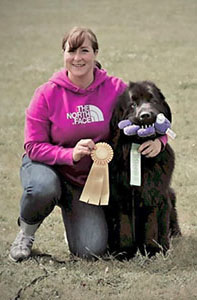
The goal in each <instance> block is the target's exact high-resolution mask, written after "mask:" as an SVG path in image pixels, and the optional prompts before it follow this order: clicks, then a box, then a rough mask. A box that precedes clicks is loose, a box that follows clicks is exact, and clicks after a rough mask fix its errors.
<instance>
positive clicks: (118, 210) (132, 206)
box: [106, 81, 181, 256]
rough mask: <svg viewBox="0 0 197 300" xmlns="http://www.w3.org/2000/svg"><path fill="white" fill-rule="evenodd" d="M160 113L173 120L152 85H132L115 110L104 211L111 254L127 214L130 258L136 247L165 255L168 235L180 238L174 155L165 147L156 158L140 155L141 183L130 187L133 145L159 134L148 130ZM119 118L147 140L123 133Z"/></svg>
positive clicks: (163, 100)
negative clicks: (173, 178)
mask: <svg viewBox="0 0 197 300" xmlns="http://www.w3.org/2000/svg"><path fill="white" fill-rule="evenodd" d="M160 113H162V114H163V115H164V116H165V117H166V118H167V119H168V120H169V121H170V122H171V119H172V118H171V111H170V107H169V105H168V104H167V102H166V100H165V97H164V95H163V94H162V93H161V91H160V90H159V88H158V87H157V86H156V85H155V84H154V83H152V82H150V81H142V82H130V83H129V86H128V89H127V90H126V91H125V92H124V94H122V96H120V99H119V101H118V104H117V106H116V108H115V110H114V113H113V116H112V120H111V125H110V126H111V132H112V141H113V142H112V147H113V149H114V159H113V160H112V162H111V163H110V176H111V177H110V189H111V196H110V201H109V206H108V207H107V208H106V214H107V220H108V227H109V248H110V250H111V251H112V252H117V251H120V250H121V220H122V215H126V216H127V218H128V220H129V224H130V235H131V236H130V242H129V243H130V244H129V247H128V248H129V253H130V254H131V255H134V254H135V253H136V251H137V249H139V250H140V252H141V253H142V254H143V255H145V254H148V255H149V256H152V255H155V254H156V253H157V252H159V251H163V252H164V253H165V252H166V251H167V250H168V249H169V246H170V237H171V236H175V235H181V232H180V228H179V225H178V220H177V212H176V196H175V192H174V190H173V189H172V188H171V187H170V183H171V178H172V174H173V170H174V165H175V155H174V152H173V150H172V148H171V146H170V145H169V144H168V143H167V144H166V146H165V147H163V148H162V150H161V152H160V153H159V154H158V155H157V156H155V157H154V158H147V157H146V156H144V155H141V176H140V179H141V185H134V184H130V150H131V147H132V145H133V144H134V143H137V144H142V143H143V142H144V141H146V140H150V139H152V140H153V139H155V138H157V137H158V136H159V135H160V134H159V133H158V132H157V131H155V130H153V131H151V130H148V128H150V129H154V126H155V122H156V118H157V115H158V114H160ZM122 120H126V122H128V124H132V125H134V126H137V129H140V131H142V132H143V131H148V132H149V134H148V137H147V136H143V134H141V135H140V134H138V133H137V132H136V134H131V135H127V134H125V132H124V130H122V129H120V128H119V127H118V124H120V121H122ZM124 122H125V121H124ZM128 124H127V125H128ZM120 127H121V126H120ZM127 246H128V245H127Z"/></svg>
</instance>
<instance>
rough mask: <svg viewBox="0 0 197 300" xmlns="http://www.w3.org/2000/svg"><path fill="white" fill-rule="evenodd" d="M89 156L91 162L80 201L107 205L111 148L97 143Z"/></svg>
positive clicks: (111, 156)
mask: <svg viewBox="0 0 197 300" xmlns="http://www.w3.org/2000/svg"><path fill="white" fill-rule="evenodd" d="M91 158H92V160H93V164H92V167H91V169H90V173H89V175H88V178H87V180H86V183H85V186H84V188H83V191H82V194H81V197H80V201H82V202H86V203H89V204H94V205H108V202H109V169H108V163H109V162H110V161H111V160H112V158H113V150H112V148H111V146H110V145H109V144H107V143H97V144H96V149H95V150H93V151H92V153H91Z"/></svg>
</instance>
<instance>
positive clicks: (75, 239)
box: [20, 155, 108, 257]
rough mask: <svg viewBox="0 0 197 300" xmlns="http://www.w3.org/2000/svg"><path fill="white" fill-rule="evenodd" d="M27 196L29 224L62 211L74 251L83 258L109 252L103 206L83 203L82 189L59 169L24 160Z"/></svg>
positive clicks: (24, 215) (23, 214) (23, 210)
mask: <svg viewBox="0 0 197 300" xmlns="http://www.w3.org/2000/svg"><path fill="white" fill-rule="evenodd" d="M20 175H21V182H22V186H23V195H22V198H21V203H20V219H22V220H23V221H24V222H25V223H27V224H36V223H39V222H42V221H43V220H44V219H45V218H46V217H47V216H48V215H49V214H50V213H51V212H52V211H53V209H54V207H55V205H58V206H60V207H61V211H62V217H63V221H64V225H65V230H66V234H67V239H68V245H69V249H70V251H71V252H72V253H73V254H75V255H78V256H80V257H91V256H92V255H93V256H94V255H96V256H100V255H102V254H103V253H104V252H105V251H106V248H107V241H108V228H107V223H106V219H105V215H104V211H103V208H102V207H101V206H95V205H91V204H86V203H84V202H81V201H79V197H80V195H81V192H82V188H81V187H78V186H74V185H73V184H70V183H68V182H65V180H64V179H63V178H62V177H61V175H60V174H58V172H57V171H56V170H55V167H53V166H48V165H45V164H43V163H39V162H34V161H31V160H30V159H29V158H28V156H27V155H25V156H24V157H23V159H22V166H21V170H20Z"/></svg>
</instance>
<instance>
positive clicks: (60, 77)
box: [49, 67, 107, 94]
mask: <svg viewBox="0 0 197 300" xmlns="http://www.w3.org/2000/svg"><path fill="white" fill-rule="evenodd" d="M106 78H107V72H106V71H105V70H103V69H102V70H100V69H98V68H97V67H95V69H94V81H93V82H92V84H91V85H90V86H89V87H88V88H87V89H82V88H79V87H78V86H76V85H74V84H73V83H72V82H71V81H70V80H69V78H68V72H67V70H66V69H62V70H61V71H59V72H56V73H54V74H53V76H52V77H51V78H50V79H49V81H51V82H53V83H55V84H56V85H59V86H61V87H64V88H65V89H68V90H70V91H72V92H74V93H77V94H87V93H89V92H93V91H94V90H95V89H96V88H97V87H98V86H99V85H100V84H102V83H103V82H104V81H105V79H106Z"/></svg>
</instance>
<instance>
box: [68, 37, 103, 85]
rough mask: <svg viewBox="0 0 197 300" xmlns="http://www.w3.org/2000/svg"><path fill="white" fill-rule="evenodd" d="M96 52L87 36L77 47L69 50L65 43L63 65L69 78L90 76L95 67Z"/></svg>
mask: <svg viewBox="0 0 197 300" xmlns="http://www.w3.org/2000/svg"><path fill="white" fill-rule="evenodd" d="M97 52H98V51H96V52H94V50H93V48H92V43H91V41H90V40H89V38H88V37H86V38H85V40H84V42H83V44H82V45H81V46H80V47H79V48H77V49H74V50H69V44H68V43H66V45H65V51H64V66H65V68H66V69H67V71H68V76H69V78H70V79H72V78H74V77H86V76H87V77H89V76H91V75H92V74H93V69H94V67H95V58H96V56H97Z"/></svg>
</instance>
